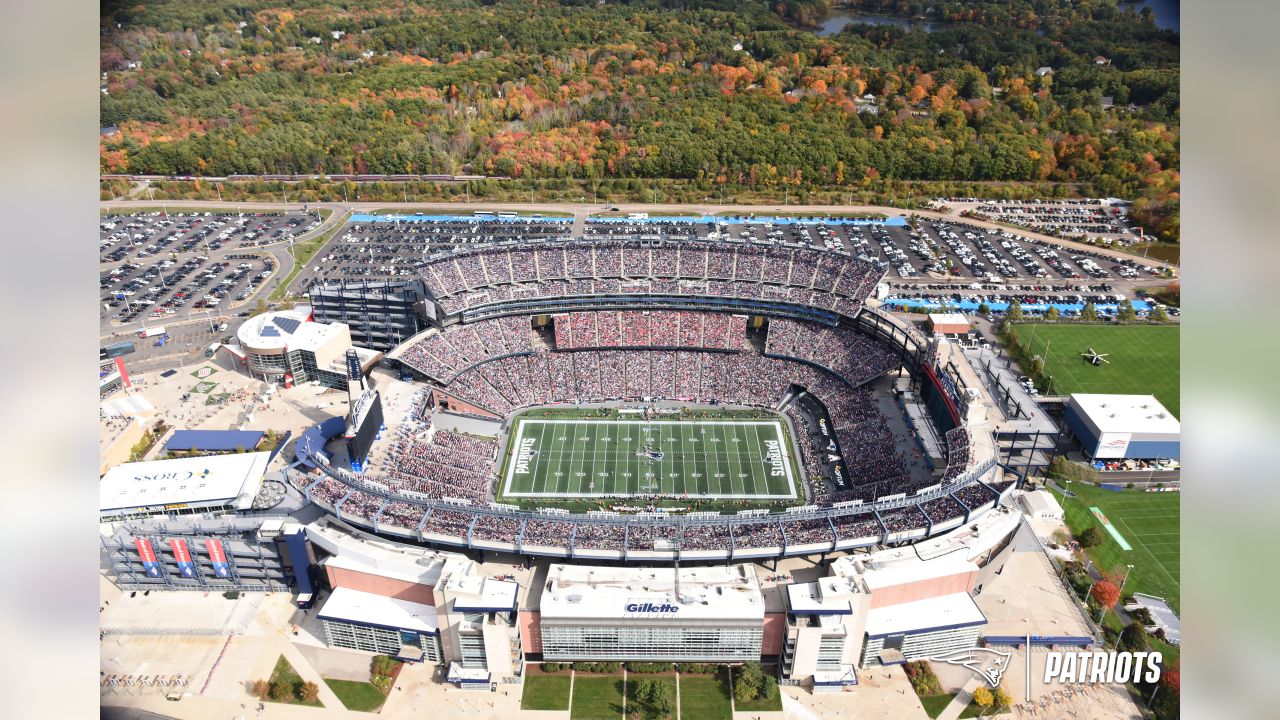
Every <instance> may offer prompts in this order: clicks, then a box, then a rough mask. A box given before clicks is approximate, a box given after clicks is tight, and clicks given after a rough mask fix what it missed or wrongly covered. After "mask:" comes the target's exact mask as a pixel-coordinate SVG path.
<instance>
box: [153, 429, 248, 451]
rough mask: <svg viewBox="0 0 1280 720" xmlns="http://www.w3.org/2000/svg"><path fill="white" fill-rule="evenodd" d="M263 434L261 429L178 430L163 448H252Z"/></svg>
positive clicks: (178, 449)
mask: <svg viewBox="0 0 1280 720" xmlns="http://www.w3.org/2000/svg"><path fill="white" fill-rule="evenodd" d="M263 435H266V433H264V432H262V431H261V430H178V431H176V432H174V433H173V437H171V438H169V442H167V443H165V445H164V449H165V450H166V451H167V452H175V451H187V450H198V451H204V452H218V451H225V450H235V449H236V448H244V449H245V450H253V449H254V448H256V447H258V443H260V442H262V436H263Z"/></svg>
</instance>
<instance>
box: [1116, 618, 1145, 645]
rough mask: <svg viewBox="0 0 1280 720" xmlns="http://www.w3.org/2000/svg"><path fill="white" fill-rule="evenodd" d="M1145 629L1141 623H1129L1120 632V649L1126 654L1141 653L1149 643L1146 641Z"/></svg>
mask: <svg viewBox="0 0 1280 720" xmlns="http://www.w3.org/2000/svg"><path fill="white" fill-rule="evenodd" d="M1147 638H1148V636H1147V629H1146V628H1144V627H1142V624H1141V623H1138V622H1131V623H1129V624H1128V625H1126V626H1125V628H1124V630H1123V631H1121V632H1120V649H1121V650H1124V651H1127V652H1143V651H1145V650H1147V649H1148V648H1149V647H1150V646H1151V643H1150V641H1149V640H1148V639H1147Z"/></svg>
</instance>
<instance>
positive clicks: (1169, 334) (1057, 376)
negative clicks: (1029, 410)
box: [1014, 324, 1180, 417]
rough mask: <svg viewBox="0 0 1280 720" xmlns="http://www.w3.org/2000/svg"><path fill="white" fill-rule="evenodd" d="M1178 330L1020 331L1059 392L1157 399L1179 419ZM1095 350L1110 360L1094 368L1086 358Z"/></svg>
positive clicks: (1032, 327) (1066, 327)
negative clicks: (1042, 363) (1086, 353)
mask: <svg viewBox="0 0 1280 720" xmlns="http://www.w3.org/2000/svg"><path fill="white" fill-rule="evenodd" d="M1179 330H1180V328H1179V327H1178V326H1177V325H1076V324H1061V325H1044V324H1026V325H1016V326H1014V332H1015V333H1017V335H1018V337H1019V338H1021V339H1022V340H1023V341H1025V342H1026V343H1027V345H1028V347H1029V348H1030V353H1029V354H1030V355H1040V356H1041V357H1043V358H1044V359H1045V363H1044V372H1045V374H1046V375H1052V376H1053V393H1054V394H1055V395H1069V394H1071V393H1117V394H1134V395H1155V396H1156V399H1157V400H1159V401H1160V402H1161V403H1163V404H1164V406H1165V407H1166V408H1168V409H1169V412H1171V413H1173V414H1174V416H1175V417H1177V416H1178V415H1179V410H1180V407H1179V405H1180V404H1179V400H1180V394H1179V386H1178V378H1179V358H1180V354H1179V348H1178V337H1179ZM1089 348H1093V349H1094V350H1096V351H1097V352H1098V353H1099V354H1106V355H1107V358H1106V360H1107V362H1105V363H1103V364H1102V365H1101V366H1094V365H1092V364H1090V363H1088V362H1086V361H1085V360H1084V358H1082V357H1081V353H1085V352H1088V350H1089Z"/></svg>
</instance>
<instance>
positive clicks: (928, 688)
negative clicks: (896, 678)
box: [904, 660, 942, 697]
mask: <svg viewBox="0 0 1280 720" xmlns="http://www.w3.org/2000/svg"><path fill="white" fill-rule="evenodd" d="M904 670H906V673H907V679H908V680H910V681H911V687H912V689H914V690H915V691H916V694H917V695H919V696H921V697H929V696H931V695H941V694H942V683H941V682H939V681H938V676H937V675H934V674H933V668H932V667H930V666H929V663H928V662H927V661H925V660H916V661H915V662H909V663H907V664H906V665H905V666H904Z"/></svg>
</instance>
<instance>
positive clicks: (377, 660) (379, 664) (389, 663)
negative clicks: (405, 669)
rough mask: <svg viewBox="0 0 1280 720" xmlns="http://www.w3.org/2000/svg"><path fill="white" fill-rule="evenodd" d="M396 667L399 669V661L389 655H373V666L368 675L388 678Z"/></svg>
mask: <svg viewBox="0 0 1280 720" xmlns="http://www.w3.org/2000/svg"><path fill="white" fill-rule="evenodd" d="M398 667H400V661H399V660H396V659H395V658H393V657H391V656H390V655H374V656H373V666H372V667H371V668H370V670H369V675H370V676H373V675H388V676H390V675H391V674H392V673H394V672H395V670H396V668H398Z"/></svg>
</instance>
